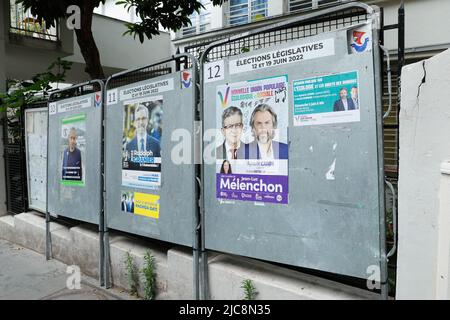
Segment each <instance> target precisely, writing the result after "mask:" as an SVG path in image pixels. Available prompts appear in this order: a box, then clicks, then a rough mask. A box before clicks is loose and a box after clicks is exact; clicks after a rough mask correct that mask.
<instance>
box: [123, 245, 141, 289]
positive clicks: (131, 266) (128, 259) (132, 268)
mask: <svg viewBox="0 0 450 320" xmlns="http://www.w3.org/2000/svg"><path fill="white" fill-rule="evenodd" d="M125 268H126V270H127V275H128V285H129V287H130V294H131V295H136V296H138V288H139V273H138V268H137V267H136V264H135V262H134V259H133V257H132V256H131V254H130V252H127V253H126V254H125Z"/></svg>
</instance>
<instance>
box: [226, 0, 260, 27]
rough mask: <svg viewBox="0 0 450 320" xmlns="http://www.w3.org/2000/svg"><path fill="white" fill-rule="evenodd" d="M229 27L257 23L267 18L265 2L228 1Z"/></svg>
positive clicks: (248, 0)
mask: <svg viewBox="0 0 450 320" xmlns="http://www.w3.org/2000/svg"><path fill="white" fill-rule="evenodd" d="M229 3H230V8H229V9H230V10H229V17H228V22H229V25H230V26H235V25H240V24H245V23H249V22H254V21H259V20H262V19H264V18H265V17H267V0H230V1H229Z"/></svg>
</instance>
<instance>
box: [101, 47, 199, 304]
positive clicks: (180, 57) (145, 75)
mask: <svg viewBox="0 0 450 320" xmlns="http://www.w3.org/2000/svg"><path fill="white" fill-rule="evenodd" d="M168 63H175V70H172V68H170V67H167V66H165V65H166V64H168ZM181 65H183V66H184V69H189V68H192V72H194V73H195V74H196V77H195V78H196V79H197V82H196V83H193V86H194V88H193V90H194V99H195V104H194V106H193V107H194V110H193V118H194V119H193V120H194V125H195V121H198V120H200V115H201V114H200V113H199V109H198V103H199V91H200V90H199V83H198V79H199V77H198V69H199V68H198V63H197V59H196V58H195V57H194V56H193V55H191V54H188V53H182V54H176V55H172V56H170V57H168V58H166V59H163V60H159V61H157V62H155V63H152V64H150V65H146V66H143V67H138V68H135V69H130V70H125V71H123V72H119V73H117V74H114V75H112V76H110V77H109V78H108V79H107V80H106V82H105V86H104V101H106V99H107V97H106V95H107V92H108V90H109V85H110V83H111V82H112V81H114V80H117V79H120V78H122V77H126V76H129V77H131V78H133V76H134V78H133V81H131V80H130V81H123V83H122V84H121V85H116V86H114V88H118V87H121V86H124V85H130V84H133V83H138V82H140V81H144V80H151V79H154V78H157V77H159V76H163V75H169V74H174V73H176V72H179V71H181V70H183V69H182V68H181ZM139 72H141V74H139ZM149 75H150V76H149ZM119 82H120V81H119ZM105 105H106V103H105ZM103 112H106V111H105V108H104V110H103ZM103 119H104V126H103V130H105V127H106V126H107V124H106V123H105V122H106V117H105V114H104V117H103ZM194 127H195V126H194ZM103 137H104V138H103V153H102V154H103V159H102V172H103V190H102V192H103V199H104V200H103V201H104V203H103V208H104V210H105V212H106V213H105V218H104V225H103V227H104V229H103V234H104V242H103V243H104V261H105V264H104V274H105V286H106V288H110V287H111V282H110V279H111V270H110V269H111V267H110V248H109V229H110V228H108V224H107V219H108V214H107V210H106V203H105V201H106V182H105V181H106V180H105V179H106V170H105V158H106V155H105V153H106V151H105V144H106V142H105V132H103ZM197 139H198V137H197V136H196V135H194V134H193V135H192V139H191V142H192V146H194V145H195V144H196V141H197ZM196 156H197V155H196V154H194V155H193V159H195V158H196ZM200 170H201V169H200V166H199V165H198V164H196V163H194V172H195V174H194V175H195V177H194V178H195V179H194V180H193V181H192V188H193V190H194V192H195V194H194V197H195V198H194V199H195V201H194V203H195V209H194V212H195V215H194V217H193V220H194V225H193V230H192V233H193V243H192V250H193V285H194V299H198V297H199V291H200V289H199V287H200V284H199V276H198V275H199V251H198V248H199V246H200V240H199V237H200V228H199V224H200V216H199V203H198V199H199V193H200V189H201V185H200V183H199V172H200Z"/></svg>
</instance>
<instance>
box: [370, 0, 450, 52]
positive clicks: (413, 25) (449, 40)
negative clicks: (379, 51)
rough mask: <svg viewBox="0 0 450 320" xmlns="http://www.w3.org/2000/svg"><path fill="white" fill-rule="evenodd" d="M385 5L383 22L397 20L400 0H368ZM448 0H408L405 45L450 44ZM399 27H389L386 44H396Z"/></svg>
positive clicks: (449, 2) (390, 22) (449, 6)
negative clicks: (392, 28) (391, 28)
mask: <svg viewBox="0 0 450 320" xmlns="http://www.w3.org/2000/svg"><path fill="white" fill-rule="evenodd" d="M366 2H371V3H375V4H377V5H378V6H380V7H383V8H384V22H385V24H386V25H388V24H396V23H397V17H398V7H399V6H400V2H401V1H400V0H387V1H366ZM449 21H450V1H449V0H405V47H406V48H407V49H408V48H409V49H413V48H414V49H415V50H420V49H421V48H423V49H426V47H429V46H435V45H447V47H449V45H450V32H448V31H449V30H450V24H449ZM397 41H398V37H397V30H396V29H394V30H391V31H387V33H386V38H385V44H386V47H387V48H388V49H394V48H395V49H396V48H397Z"/></svg>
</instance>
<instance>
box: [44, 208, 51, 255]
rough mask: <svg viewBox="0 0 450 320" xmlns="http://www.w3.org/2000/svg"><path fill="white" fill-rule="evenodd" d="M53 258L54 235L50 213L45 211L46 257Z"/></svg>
mask: <svg viewBox="0 0 450 320" xmlns="http://www.w3.org/2000/svg"><path fill="white" fill-rule="evenodd" d="M51 258H52V237H51V232H50V214H49V213H48V212H46V213H45V259H46V260H50V259H51Z"/></svg>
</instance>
